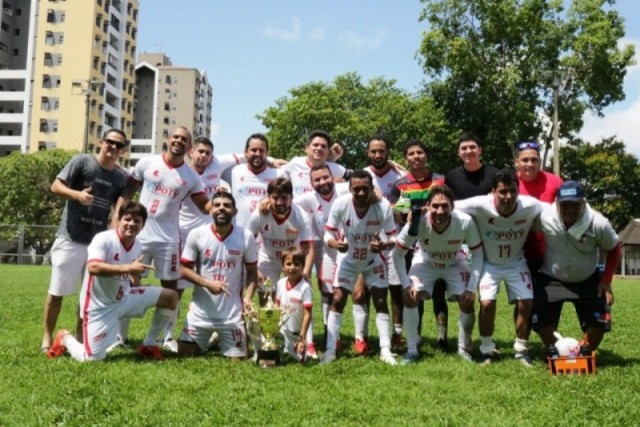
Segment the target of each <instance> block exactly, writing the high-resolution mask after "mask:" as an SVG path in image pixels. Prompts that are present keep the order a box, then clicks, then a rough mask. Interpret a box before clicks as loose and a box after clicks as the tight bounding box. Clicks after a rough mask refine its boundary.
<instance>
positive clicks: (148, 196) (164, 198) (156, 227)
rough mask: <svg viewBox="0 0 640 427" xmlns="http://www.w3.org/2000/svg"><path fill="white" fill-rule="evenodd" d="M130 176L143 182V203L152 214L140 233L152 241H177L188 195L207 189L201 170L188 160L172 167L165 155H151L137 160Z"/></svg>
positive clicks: (141, 199)
mask: <svg viewBox="0 0 640 427" xmlns="http://www.w3.org/2000/svg"><path fill="white" fill-rule="evenodd" d="M131 176H132V178H133V179H135V180H136V181H139V182H142V190H141V191H140V203H142V204H143V205H144V206H145V207H146V208H147V211H148V214H149V217H148V218H147V222H146V224H145V226H144V228H143V229H142V232H141V233H140V235H139V238H140V240H142V241H150V242H177V241H179V239H180V232H179V220H178V219H179V216H180V206H181V205H182V202H183V201H184V199H186V198H187V197H192V196H194V195H197V194H202V193H204V187H203V186H202V181H201V180H200V177H199V176H198V174H197V173H196V172H195V171H194V170H193V169H191V168H190V167H189V166H188V165H187V164H186V163H183V164H182V165H180V166H178V167H173V166H171V165H170V164H168V163H167V162H165V160H164V155H163V154H159V155H157V156H148V157H143V158H142V159H140V161H139V162H138V163H136V165H135V167H134V168H133V171H132V173H131Z"/></svg>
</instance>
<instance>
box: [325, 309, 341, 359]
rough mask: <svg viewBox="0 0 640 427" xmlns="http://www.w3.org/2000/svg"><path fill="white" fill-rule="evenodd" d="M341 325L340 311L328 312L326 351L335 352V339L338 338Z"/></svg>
mask: <svg viewBox="0 0 640 427" xmlns="http://www.w3.org/2000/svg"><path fill="white" fill-rule="evenodd" d="M341 327H342V313H336V312H335V311H330V312H329V318H328V319H327V352H329V351H332V352H334V353H335V352H336V341H338V340H339V339H340V328H341Z"/></svg>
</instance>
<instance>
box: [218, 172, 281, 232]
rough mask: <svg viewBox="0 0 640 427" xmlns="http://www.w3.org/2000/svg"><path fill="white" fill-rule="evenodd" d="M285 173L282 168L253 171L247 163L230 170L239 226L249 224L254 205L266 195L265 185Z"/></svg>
mask: <svg viewBox="0 0 640 427" xmlns="http://www.w3.org/2000/svg"><path fill="white" fill-rule="evenodd" d="M284 175H286V173H285V172H284V170H282V169H276V168H272V167H266V168H265V169H264V170H263V171H262V172H259V173H257V174H256V173H254V172H252V171H251V169H250V168H249V166H248V165H246V164H242V165H239V166H236V167H234V168H233V169H232V170H231V182H229V184H230V185H231V193H232V194H233V198H234V199H235V200H236V208H237V209H238V213H237V214H236V216H235V219H234V221H235V223H236V224H238V225H239V226H241V227H248V226H249V218H251V214H252V213H253V211H255V210H256V206H257V205H258V203H260V201H261V200H262V199H264V198H265V197H267V187H268V186H269V183H270V182H271V181H273V180H274V179H276V178H279V177H281V176H284Z"/></svg>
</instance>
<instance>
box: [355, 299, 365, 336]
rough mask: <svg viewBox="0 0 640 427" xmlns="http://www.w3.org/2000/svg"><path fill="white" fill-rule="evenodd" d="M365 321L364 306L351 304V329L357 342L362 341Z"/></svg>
mask: <svg viewBox="0 0 640 427" xmlns="http://www.w3.org/2000/svg"><path fill="white" fill-rule="evenodd" d="M367 320H368V319H367V311H366V304H353V327H354V329H355V335H356V339H357V340H364V338H365V336H366V330H365V325H366V324H367Z"/></svg>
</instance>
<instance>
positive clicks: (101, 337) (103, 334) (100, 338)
mask: <svg viewBox="0 0 640 427" xmlns="http://www.w3.org/2000/svg"><path fill="white" fill-rule="evenodd" d="M106 337H107V333H106V332H103V333H101V334H98V335H96V336H95V337H93V340H94V341H95V342H98V341H102V340H103V339H105V338H106Z"/></svg>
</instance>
